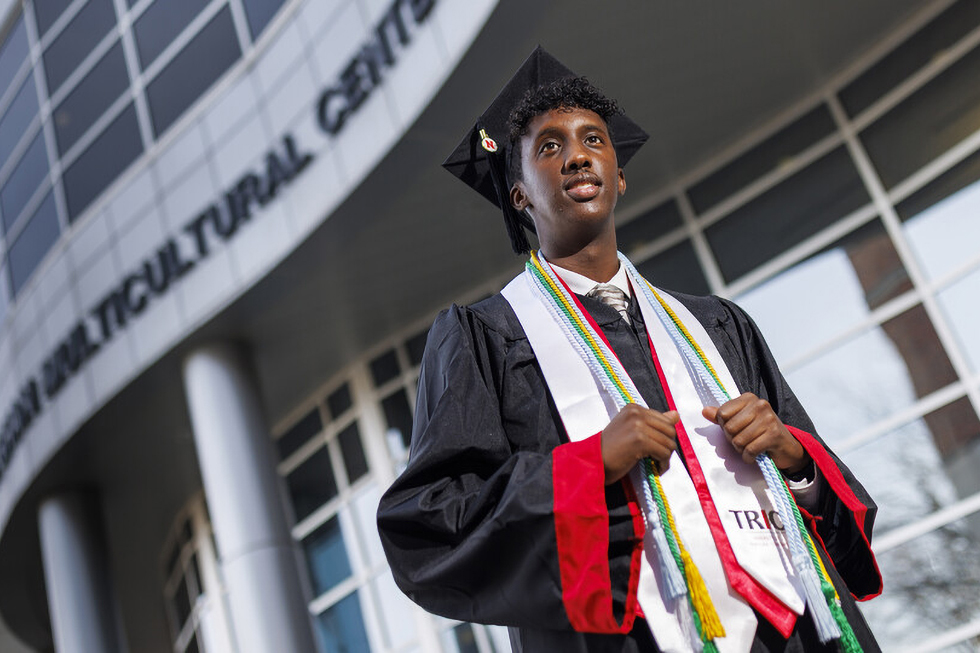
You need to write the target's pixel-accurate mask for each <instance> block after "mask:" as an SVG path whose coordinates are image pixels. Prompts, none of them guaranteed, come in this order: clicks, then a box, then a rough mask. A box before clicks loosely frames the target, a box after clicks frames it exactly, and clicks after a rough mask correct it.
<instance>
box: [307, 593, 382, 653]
mask: <svg viewBox="0 0 980 653" xmlns="http://www.w3.org/2000/svg"><path fill="white" fill-rule="evenodd" d="M316 623H317V631H318V632H319V633H320V641H321V642H322V643H323V648H324V650H325V651H326V653H354V652H355V651H370V650H371V647H370V646H369V645H368V638H367V633H366V632H364V618H363V617H362V616H361V604H360V603H359V602H358V600H357V592H354V593H352V594H350V595H348V596H346V597H345V598H343V599H341V600H340V601H338V602H337V603H336V604H335V605H333V606H332V607H330V608H327V610H326V611H325V612H323V613H322V614H320V615H318V616H317V618H316Z"/></svg>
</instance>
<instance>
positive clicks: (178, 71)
mask: <svg viewBox="0 0 980 653" xmlns="http://www.w3.org/2000/svg"><path fill="white" fill-rule="evenodd" d="M239 56H241V49H240V48H239V46H238V37H237V35H236V34H235V26H234V25H233V24H232V21H231V10H230V9H228V7H225V8H224V9H222V10H221V11H220V12H218V14H217V15H216V16H215V17H214V18H212V19H211V22H209V23H208V24H207V25H205V26H204V29H202V30H201V31H200V32H199V33H198V34H197V36H195V37H194V40H192V41H191V42H190V43H188V44H187V45H186V46H185V47H184V49H183V50H181V51H180V53H178V54H177V56H176V57H174V59H173V61H171V62H170V63H169V64H167V67H166V68H164V69H163V70H162V71H161V72H160V74H159V75H157V76H156V79H154V80H153V81H152V82H150V84H149V86H148V87H147V89H146V95H147V99H148V100H149V103H150V114H151V116H152V118H153V131H154V133H155V134H156V135H157V136H159V135H160V134H162V133H163V132H164V131H166V129H167V127H169V126H170V125H172V124H173V123H174V121H175V120H177V118H179V117H180V115H181V114H182V113H184V111H185V110H186V109H187V108H188V107H189V106H190V105H191V104H193V103H194V101H195V100H197V98H199V97H200V96H201V94H202V93H204V92H205V91H206V90H207V89H208V88H209V87H210V86H211V84H213V83H214V81H215V80H216V79H218V77H220V76H221V74H222V73H223V72H225V71H226V70H228V68H230V67H231V65H232V64H233V63H235V62H236V61H237V60H238V58H239Z"/></svg>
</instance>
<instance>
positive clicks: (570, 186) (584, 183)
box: [565, 173, 602, 201]
mask: <svg viewBox="0 0 980 653" xmlns="http://www.w3.org/2000/svg"><path fill="white" fill-rule="evenodd" d="M601 186H602V182H601V181H600V180H599V177H598V176H596V175H593V174H591V173H582V174H578V175H575V176H574V177H572V178H571V179H569V180H568V181H567V182H565V192H566V193H568V194H569V195H570V196H571V197H572V199H574V200H577V201H586V200H590V199H592V198H593V197H595V196H596V195H598V194H599V188H600V187H601Z"/></svg>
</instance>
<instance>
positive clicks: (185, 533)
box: [180, 519, 194, 544]
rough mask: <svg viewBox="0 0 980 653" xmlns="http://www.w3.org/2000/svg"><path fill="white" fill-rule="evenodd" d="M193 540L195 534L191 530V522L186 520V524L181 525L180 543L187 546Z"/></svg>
mask: <svg viewBox="0 0 980 653" xmlns="http://www.w3.org/2000/svg"><path fill="white" fill-rule="evenodd" d="M192 539H194V532H193V530H192V529H191V520H189V519H185V520H184V523H183V524H181V525H180V543H181V544H187V543H188V542H190V541H191V540H192Z"/></svg>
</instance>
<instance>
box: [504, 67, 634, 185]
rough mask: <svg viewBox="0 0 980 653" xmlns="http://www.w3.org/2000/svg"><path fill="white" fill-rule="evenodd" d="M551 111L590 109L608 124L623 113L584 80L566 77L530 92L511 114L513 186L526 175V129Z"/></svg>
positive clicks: (508, 164)
mask: <svg viewBox="0 0 980 653" xmlns="http://www.w3.org/2000/svg"><path fill="white" fill-rule="evenodd" d="M552 109H587V110H589V111H593V112H595V113H596V114H598V115H599V117H600V118H602V119H603V120H605V121H606V122H608V121H609V118H611V117H612V116H615V115H617V114H620V113H622V112H623V110H622V109H620V108H619V105H618V104H616V101H615V100H611V99H609V98H607V97H606V96H605V95H603V94H602V91H600V90H599V89H597V88H596V87H595V86H593V85H592V84H590V83H589V80H587V79H586V78H585V77H565V78H563V79H559V80H556V81H554V82H551V83H550V84H547V85H545V86H538V87H535V88H531V89H528V91H527V93H525V94H524V97H523V98H521V101H520V102H518V103H517V104H516V105H515V106H514V108H513V110H511V112H510V117H509V118H508V120H507V124H508V125H509V127H510V134H509V138H510V147H508V148H507V150H508V159H509V160H508V162H507V175H508V177H509V178H510V181H511V182H514V181H516V180H518V179H521V178H522V176H523V174H524V173H523V170H522V168H521V153H520V141H521V137H523V136H524V135H525V134H526V133H527V126H528V125H529V124H530V123H531V121H532V120H534V118H536V117H537V116H540V115H541V114H542V113H545V112H546V111H551V110H552Z"/></svg>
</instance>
